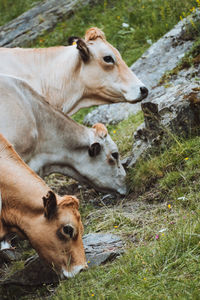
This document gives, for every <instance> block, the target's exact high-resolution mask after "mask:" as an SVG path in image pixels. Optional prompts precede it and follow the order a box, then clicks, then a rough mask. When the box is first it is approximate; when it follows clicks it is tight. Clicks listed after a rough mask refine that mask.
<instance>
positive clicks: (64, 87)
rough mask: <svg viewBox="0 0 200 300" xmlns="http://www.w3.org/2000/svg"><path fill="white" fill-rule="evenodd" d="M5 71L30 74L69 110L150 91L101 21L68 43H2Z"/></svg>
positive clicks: (135, 99) (136, 97) (51, 98)
mask: <svg viewBox="0 0 200 300" xmlns="http://www.w3.org/2000/svg"><path fill="white" fill-rule="evenodd" d="M71 41H73V39H71ZM144 71H145V70H144ZM0 73H4V74H8V75H13V76H16V77H20V78H22V79H24V80H26V81H27V82H28V83H29V84H30V86H31V87H32V88H34V89H35V90H36V91H37V92H38V93H39V94H41V95H43V96H44V97H45V99H46V101H47V102H49V103H50V104H51V105H52V106H54V107H55V108H57V109H59V110H60V111H62V112H64V114H69V115H72V114H74V113H75V112H76V111H78V110H79V109H80V108H82V107H89V106H92V105H100V104H108V103H116V102H130V103H136V102H138V101H141V100H142V99H144V98H145V97H146V96H147V95H148V90H147V88H146V87H145V86H144V84H143V83H142V82H141V81H140V80H139V79H138V78H137V77H136V76H135V75H134V74H133V72H132V71H131V70H130V69H129V68H128V66H127V65H126V64H125V62H124V61H123V60H122V58H121V55H120V53H119V52H118V51H117V49H115V48H114V47H113V46H112V45H111V44H109V43H108V42H107V41H106V38H105V35H104V33H103V32H102V31H101V30H100V29H98V28H96V27H94V28H90V29H89V30H88V31H87V32H86V34H85V40H83V39H80V38H78V39H76V44H75V45H71V46H68V47H64V46H60V47H50V48H39V49H22V48H12V49H9V48H0Z"/></svg>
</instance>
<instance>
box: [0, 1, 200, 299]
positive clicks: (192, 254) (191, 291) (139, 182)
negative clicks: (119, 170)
mask: <svg viewBox="0 0 200 300" xmlns="http://www.w3.org/2000/svg"><path fill="white" fill-rule="evenodd" d="M1 2H2V1H1ZM197 2H198V1H197ZM101 3H102V4H99V5H96V6H95V7H86V8H84V9H80V10H79V12H78V13H77V14H76V15H74V16H73V17H72V18H71V19H70V20H66V21H65V22H62V23H60V24H58V26H57V27H56V28H55V30H54V31H53V32H51V33H48V34H47V33H46V34H45V35H44V36H43V37H40V38H39V39H38V40H37V41H36V43H35V44H34V45H36V46H50V45H56V44H64V42H65V41H66V40H67V37H68V36H70V35H83V34H84V31H85V29H86V28H88V27H90V26H93V25H95V26H99V27H100V28H102V29H103V30H104V31H105V33H106V35H107V38H108V40H109V41H110V42H111V43H112V44H114V45H115V46H116V47H118V49H119V50H120V51H121V53H122V55H123V57H124V59H125V60H126V62H127V63H128V64H131V63H132V62H134V61H135V60H136V59H137V58H138V57H139V56H140V55H141V54H142V53H143V52H144V50H146V49H147V47H148V46H149V44H148V42H150V41H149V40H152V41H155V40H157V39H158V38H159V37H160V36H161V35H163V34H164V33H165V32H166V31H168V30H169V29H170V28H172V27H173V25H174V24H175V23H177V21H178V20H179V18H180V15H182V16H183V13H186V14H187V13H188V12H189V10H190V9H191V8H192V7H193V6H197V3H196V1H190V0H187V1H186V0H182V1H176V0H172V1H160V0H155V1H149V0H148V1H147V0H146V1H145V0H143V1H142V0H137V1H136V0H135V1H125V0H123V1H101ZM123 22H126V23H128V24H129V25H130V27H129V28H128V29H127V28H124V27H122V23H123ZM77 24H78V25H77ZM34 45H32V46H34ZM83 114H84V113H83V112H81V113H79V115H76V116H75V118H76V119H77V120H79V121H80V120H81V119H82V118H83ZM141 122H142V116H141V114H138V115H137V116H136V117H131V118H129V119H128V120H126V121H123V122H122V123H120V124H119V125H118V126H115V127H110V128H109V129H110V133H111V135H112V136H113V138H114V139H115V140H116V141H117V143H118V145H119V148H120V151H121V153H122V155H126V154H127V153H128V152H129V151H130V150H131V139H132V132H133V131H134V129H135V127H136V126H137V125H138V124H140V123H141ZM199 149H200V138H199V137H196V138H191V139H188V140H186V141H185V140H178V142H176V143H175V144H174V145H172V146H171V148H170V149H166V151H164V152H163V153H160V154H159V155H157V156H156V155H155V156H152V157H150V158H149V159H148V161H141V162H139V163H138V165H137V167H136V168H135V169H131V170H130V171H129V176H128V181H129V185H130V188H131V189H132V191H133V193H132V194H131V195H130V196H129V199H125V200H124V204H125V208H122V207H120V206H116V207H103V208H102V209H101V210H99V211H97V212H96V213H95V210H93V211H92V212H90V213H89V212H88V215H87V216H86V218H87V219H88V220H89V222H88V223H89V225H88V226H87V228H86V229H87V232H90V231H110V232H115V233H118V234H121V235H123V236H124V238H125V239H126V241H127V249H128V250H127V252H126V254H124V255H123V256H122V257H121V258H120V259H119V260H117V261H115V262H113V263H110V264H107V265H106V266H102V267H98V268H94V269H91V270H89V271H87V272H84V273H81V274H80V275H79V276H77V277H76V278H74V279H71V280H68V281H66V282H61V283H60V285H59V286H58V288H57V289H56V291H55V294H54V296H52V297H51V298H52V299H199V290H200V265H199V254H200V242H199V241H200V236H199V235H200V226H199V224H200V222H199V217H200V215H199V211H200V209H199V208H200V205H199V196H200V192H199V187H200V167H199V161H200V150H199ZM136 187H137V188H136ZM136 195H138V196H137V197H136ZM133 198H134V199H136V200H135V201H133ZM82 209H83V208H82ZM161 229H163V230H164V231H162V232H159V231H160V230H161ZM133 240H134V243H132V241H133ZM38 293H39V292H38ZM38 298H39V295H38ZM29 299H30V298H29ZM41 299H42V297H41Z"/></svg>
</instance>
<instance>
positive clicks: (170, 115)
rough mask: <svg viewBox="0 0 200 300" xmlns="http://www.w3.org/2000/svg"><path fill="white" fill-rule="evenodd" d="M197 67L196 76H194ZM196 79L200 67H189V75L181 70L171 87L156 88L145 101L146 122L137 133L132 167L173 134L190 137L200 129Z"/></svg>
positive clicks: (199, 91)
mask: <svg viewBox="0 0 200 300" xmlns="http://www.w3.org/2000/svg"><path fill="white" fill-rule="evenodd" d="M194 69H195V74H196V77H193V73H194ZM189 74H190V76H189ZM197 79H198V80H200V66H197V67H196V68H190V69H189V70H188V71H187V76H186V77H184V72H180V74H178V75H177V77H176V79H175V80H172V81H171V82H170V83H169V85H171V86H169V87H168V88H164V87H159V86H158V87H156V88H155V89H154V91H153V93H152V96H151V98H150V99H149V101H147V100H146V101H144V102H143V103H142V110H143V112H144V120H145V121H144V123H143V124H142V125H141V126H140V127H139V128H138V129H137V131H136V132H135V134H134V143H133V150H132V156H131V157H132V158H131V162H130V163H129V167H132V166H134V164H135V163H136V162H137V160H138V159H139V158H140V157H144V156H146V155H147V154H148V153H149V152H151V151H152V150H153V149H154V150H155V148H158V146H161V145H162V144H163V142H166V141H167V140H168V139H169V138H171V137H172V135H174V136H177V135H182V136H188V135H189V134H191V133H192V132H194V131H197V130H199V124H200V86H199V83H198V81H196V80H197Z"/></svg>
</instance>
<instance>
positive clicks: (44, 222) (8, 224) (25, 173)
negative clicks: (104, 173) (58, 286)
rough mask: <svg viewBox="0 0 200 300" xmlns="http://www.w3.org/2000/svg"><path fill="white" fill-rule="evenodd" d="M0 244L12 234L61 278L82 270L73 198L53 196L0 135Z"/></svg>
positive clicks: (82, 255) (80, 228) (80, 229)
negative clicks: (0, 200)
mask: <svg viewBox="0 0 200 300" xmlns="http://www.w3.org/2000/svg"><path fill="white" fill-rule="evenodd" d="M0 191H1V198H2V203H1V205H0V208H1V212H0V240H2V239H3V238H4V237H5V236H6V235H7V234H8V233H10V232H16V233H18V234H19V235H20V236H21V237H23V238H26V239H28V240H29V241H30V243H31V245H32V246H33V248H35V250H36V251H37V252H38V254H39V256H40V257H41V258H43V259H44V260H46V262H47V263H48V264H50V265H51V266H53V267H54V268H55V270H57V271H58V272H59V273H60V274H61V276H63V275H64V276H65V277H72V276H74V275H76V274H77V273H78V272H79V271H80V270H82V269H84V268H86V267H87V266H86V259H85V253H84V248H83V242H82V234H83V226H82V222H81V218H80V214H79V211H78V207H79V202H78V199H77V198H76V197H73V196H63V197H60V196H58V195H56V194H54V193H53V192H52V191H51V190H49V187H48V186H47V185H46V184H45V182H44V181H43V180H42V179H41V178H40V177H39V176H38V175H36V174H35V173H34V172H33V171H32V170H31V169H30V168H29V167H28V166H27V165H26V164H25V163H24V162H23V161H22V160H21V158H20V157H19V156H18V154H17V153H16V152H15V150H14V149H13V147H12V146H11V145H10V144H9V143H8V141H7V140H6V139H5V138H4V137H3V136H2V135H1V134H0Z"/></svg>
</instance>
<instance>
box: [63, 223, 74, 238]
mask: <svg viewBox="0 0 200 300" xmlns="http://www.w3.org/2000/svg"><path fill="white" fill-rule="evenodd" d="M63 232H64V233H65V234H68V235H69V236H70V238H72V237H73V234H74V228H73V227H72V226H71V225H65V226H64V227H63Z"/></svg>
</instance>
